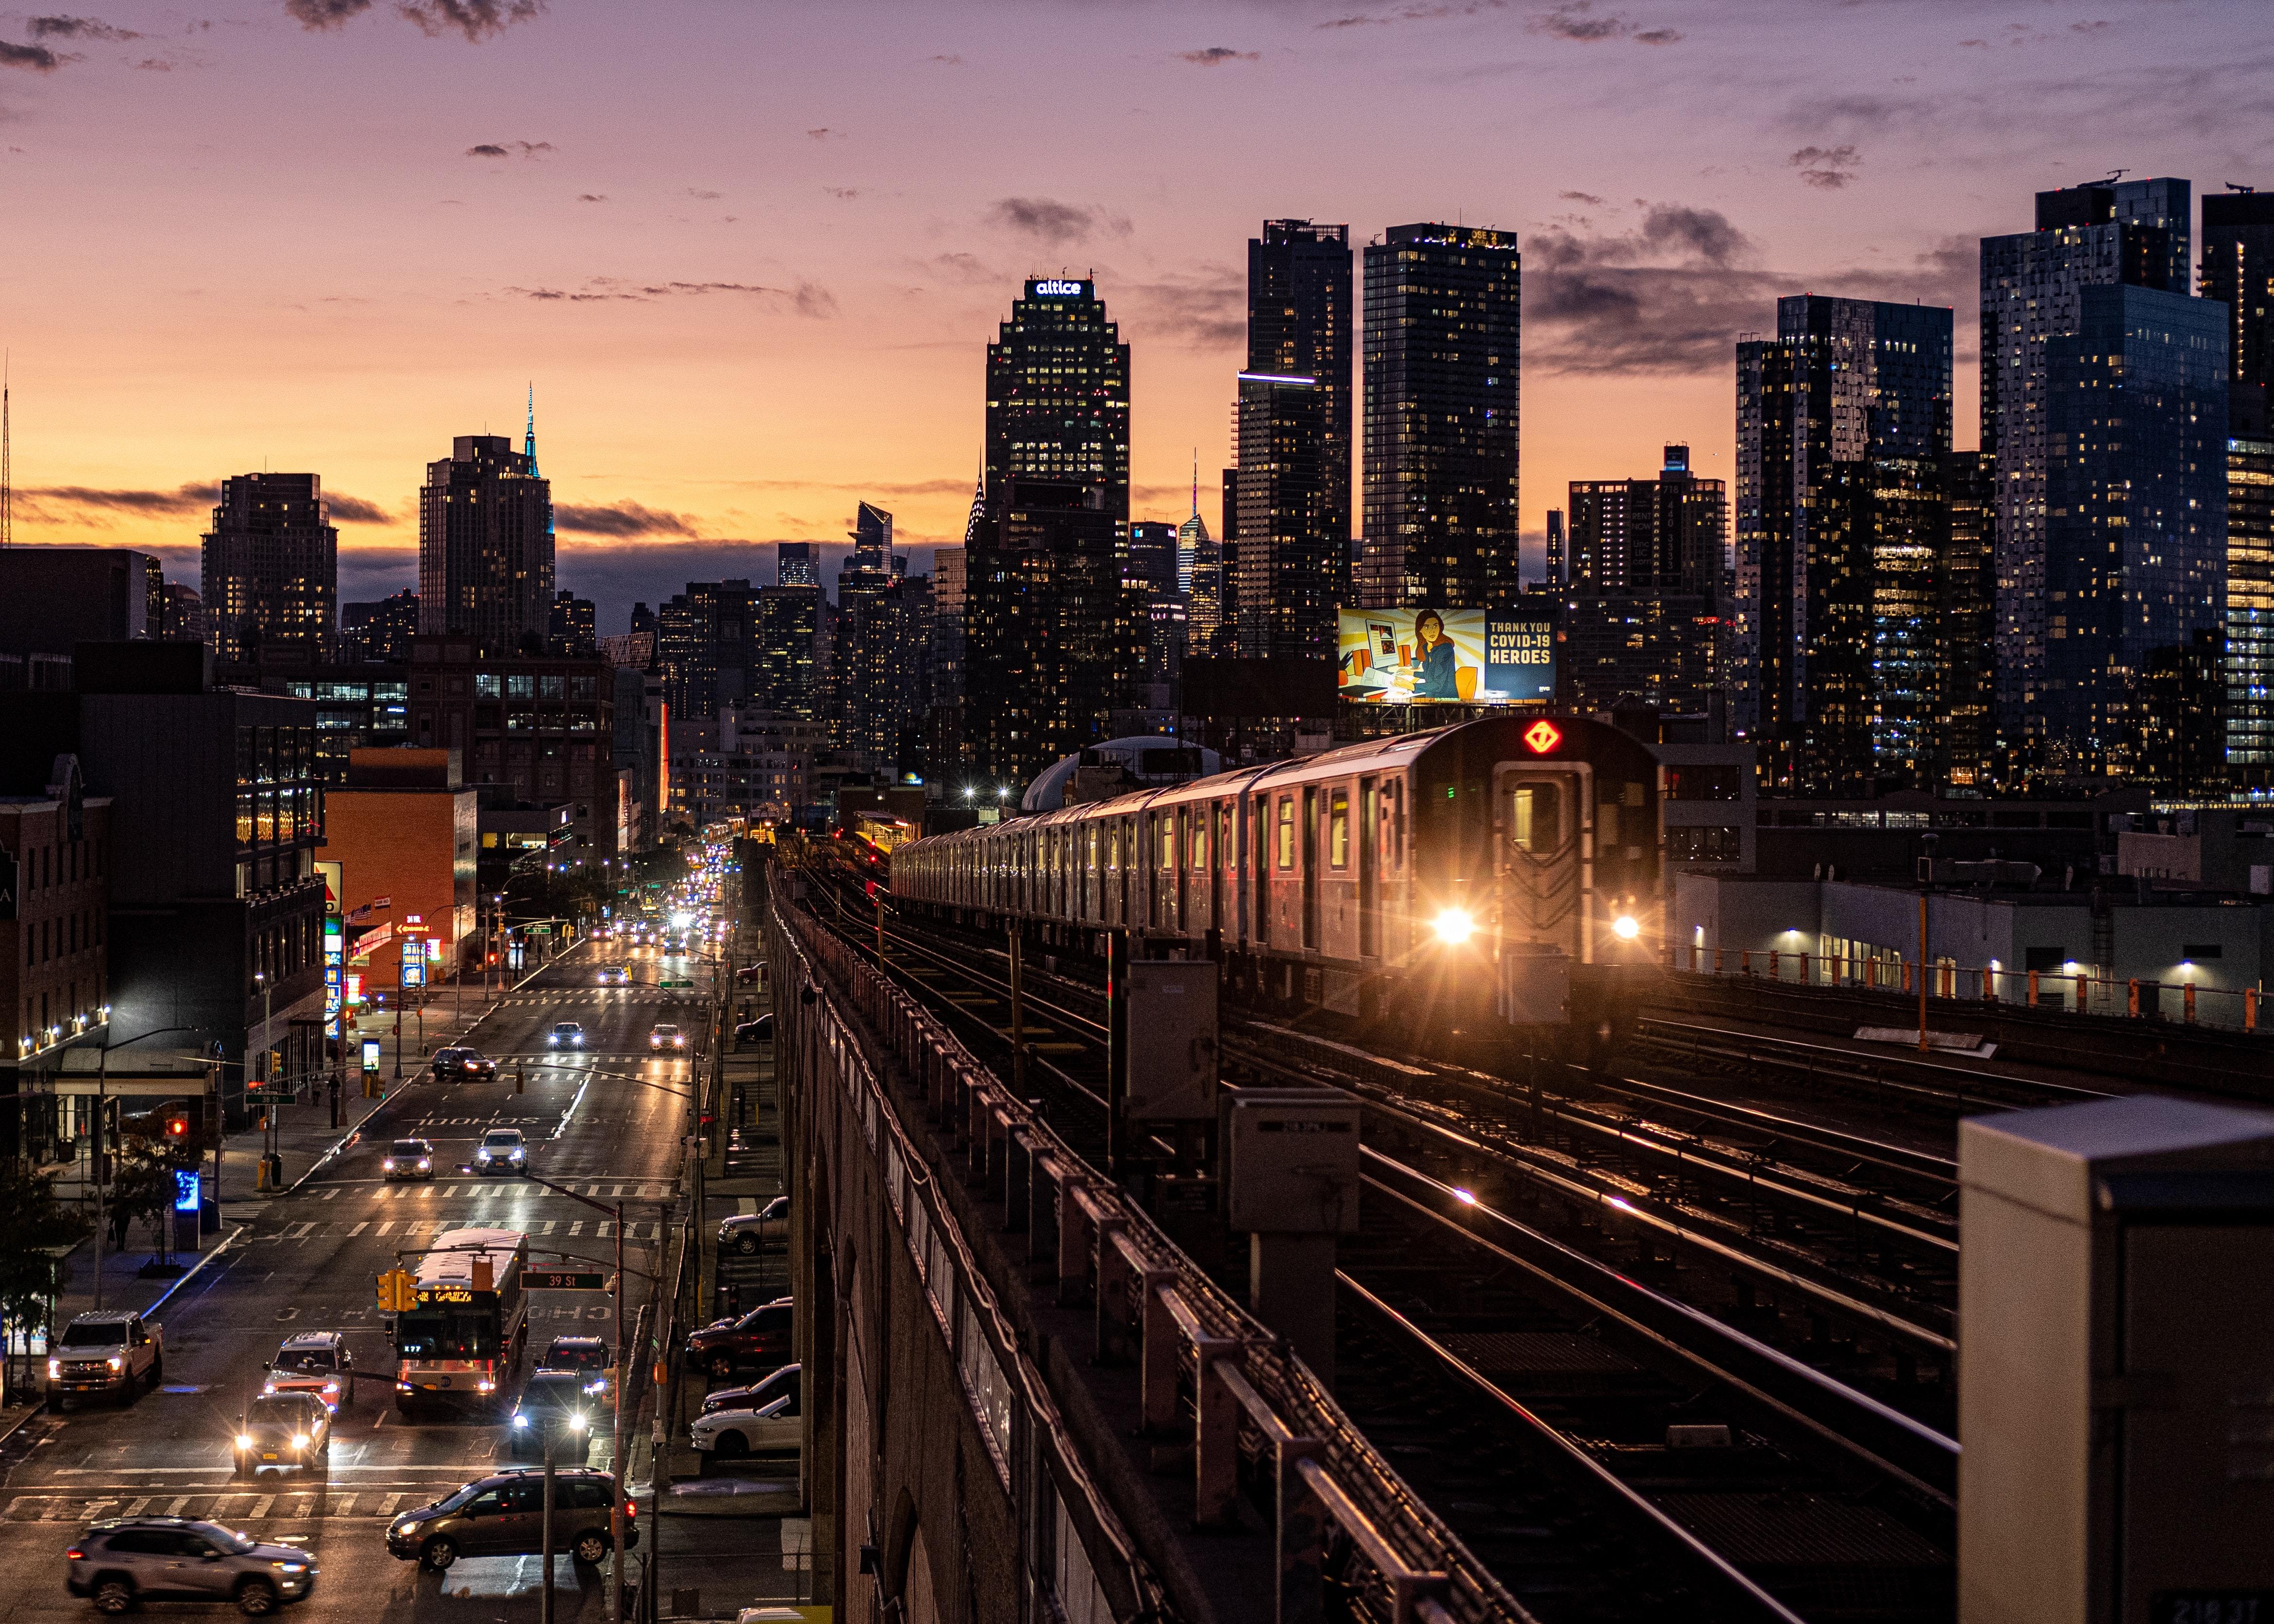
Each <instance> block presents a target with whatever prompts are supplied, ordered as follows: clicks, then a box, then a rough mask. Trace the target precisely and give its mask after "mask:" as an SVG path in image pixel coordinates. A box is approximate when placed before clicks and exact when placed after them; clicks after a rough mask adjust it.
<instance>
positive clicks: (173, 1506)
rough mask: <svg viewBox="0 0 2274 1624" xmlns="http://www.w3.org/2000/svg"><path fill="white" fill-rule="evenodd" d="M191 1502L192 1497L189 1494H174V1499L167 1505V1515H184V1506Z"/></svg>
mask: <svg viewBox="0 0 2274 1624" xmlns="http://www.w3.org/2000/svg"><path fill="white" fill-rule="evenodd" d="M189 1503H190V1497H189V1496H188V1495H186V1494H177V1495H175V1496H174V1498H173V1500H172V1501H171V1502H170V1503H169V1505H168V1506H167V1507H166V1515H168V1516H169V1517H178V1516H180V1515H182V1507H184V1506H186V1505H188V1504H189Z"/></svg>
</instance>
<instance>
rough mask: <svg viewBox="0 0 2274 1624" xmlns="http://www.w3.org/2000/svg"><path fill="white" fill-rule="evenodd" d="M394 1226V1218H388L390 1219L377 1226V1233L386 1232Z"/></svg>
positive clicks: (382, 1233)
mask: <svg viewBox="0 0 2274 1624" xmlns="http://www.w3.org/2000/svg"><path fill="white" fill-rule="evenodd" d="M394 1227H395V1220H394V1219H392V1218H390V1219H388V1221H387V1222H385V1223H383V1224H380V1226H379V1233H380V1234H381V1235H384V1234H386V1233H387V1232H388V1230H389V1229H393V1228H394Z"/></svg>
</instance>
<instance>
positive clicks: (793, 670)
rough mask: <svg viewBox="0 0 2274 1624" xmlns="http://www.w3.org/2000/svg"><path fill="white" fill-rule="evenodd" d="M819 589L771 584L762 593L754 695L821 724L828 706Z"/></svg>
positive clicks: (772, 706) (767, 706)
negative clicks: (825, 690) (825, 693)
mask: <svg viewBox="0 0 2274 1624" xmlns="http://www.w3.org/2000/svg"><path fill="white" fill-rule="evenodd" d="M821 609H822V598H821V588H820V587H819V586H817V585H815V586H770V587H766V588H764V590H761V591H760V592H759V593H758V672H757V680H756V681H755V682H754V683H753V684H752V685H751V695H752V696H753V697H754V698H755V699H756V700H757V703H759V704H760V705H762V706H764V708H765V709H767V710H769V711H779V712H781V713H782V714H784V715H787V716H793V717H795V718H798V719H799V720H801V721H805V722H814V723H818V722H820V721H821V720H822V719H823V714H824V712H825V710H826V709H827V706H826V704H825V702H824V698H823V694H824V687H825V685H824V680H823V678H824V673H825V672H826V671H827V669H828V662H826V661H825V660H823V659H822V658H820V643H821Z"/></svg>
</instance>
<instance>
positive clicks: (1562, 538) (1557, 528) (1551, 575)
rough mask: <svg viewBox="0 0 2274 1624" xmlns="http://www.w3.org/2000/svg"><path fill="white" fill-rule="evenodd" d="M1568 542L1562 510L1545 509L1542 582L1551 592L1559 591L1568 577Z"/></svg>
mask: <svg viewBox="0 0 2274 1624" xmlns="http://www.w3.org/2000/svg"><path fill="white" fill-rule="evenodd" d="M1569 580H1570V541H1569V540H1568V539H1567V538H1566V534H1565V531H1564V528H1563V510H1562V508H1549V509H1548V510H1547V569H1546V580H1545V583H1544V584H1545V585H1546V586H1547V590H1549V591H1551V592H1560V591H1562V590H1563V586H1564V583H1566V582H1567V581H1569Z"/></svg>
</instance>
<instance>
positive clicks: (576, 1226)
mask: <svg viewBox="0 0 2274 1624" xmlns="http://www.w3.org/2000/svg"><path fill="white" fill-rule="evenodd" d="M583 1233H584V1220H583V1219H581V1218H579V1219H578V1220H577V1221H576V1222H574V1223H572V1224H570V1225H569V1234H571V1235H582V1234H583Z"/></svg>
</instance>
